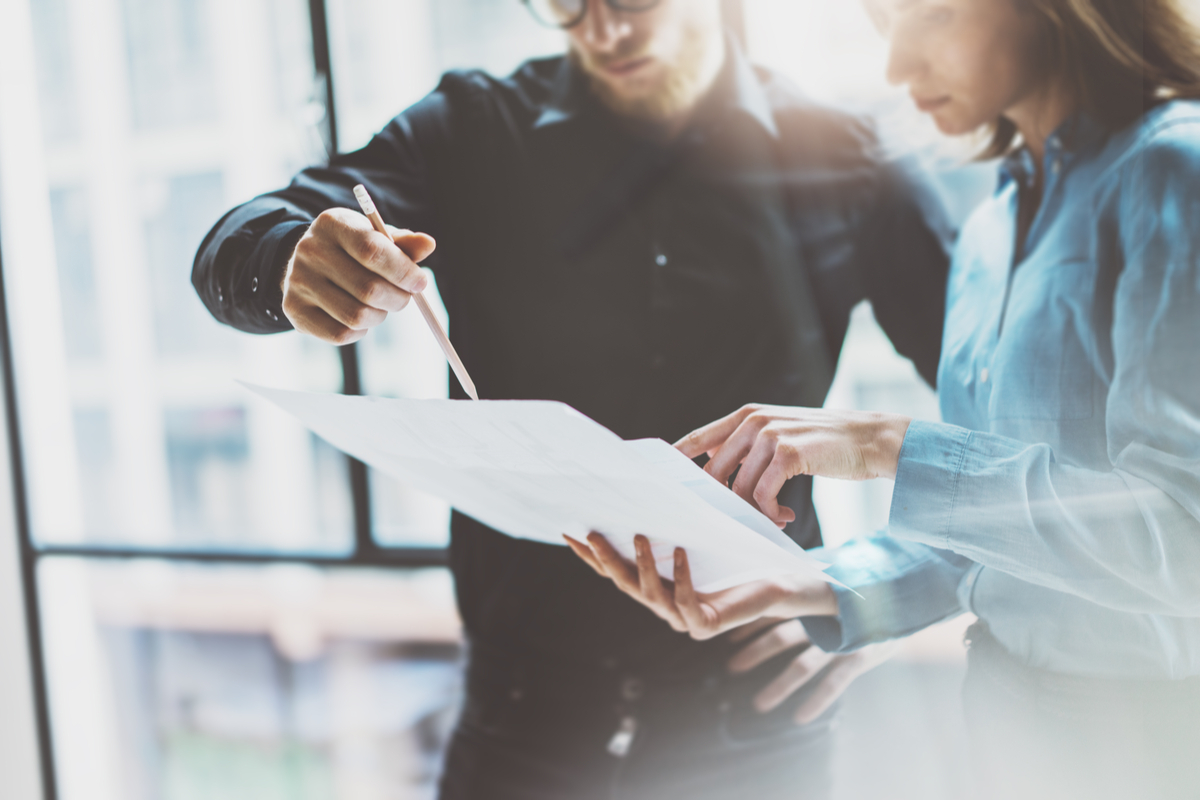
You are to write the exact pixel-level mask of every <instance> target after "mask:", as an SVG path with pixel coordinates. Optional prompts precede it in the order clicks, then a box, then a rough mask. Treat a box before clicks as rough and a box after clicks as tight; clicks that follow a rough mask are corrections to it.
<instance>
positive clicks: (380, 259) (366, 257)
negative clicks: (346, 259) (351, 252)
mask: <svg viewBox="0 0 1200 801" xmlns="http://www.w3.org/2000/svg"><path fill="white" fill-rule="evenodd" d="M358 259H359V261H360V262H362V264H363V265H364V266H366V267H372V268H374V267H381V266H383V265H384V264H385V263H386V262H387V246H386V245H385V244H384V243H383V242H380V241H379V238H378V237H375V236H368V237H364V239H363V241H362V243H361V244H360V245H359V248H358Z"/></svg>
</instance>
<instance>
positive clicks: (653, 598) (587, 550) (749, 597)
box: [565, 532, 837, 640]
mask: <svg viewBox="0 0 1200 801" xmlns="http://www.w3.org/2000/svg"><path fill="white" fill-rule="evenodd" d="M565 539H566V540H567V544H568V545H570V546H571V550H573V551H574V552H575V554H576V555H577V556H578V557H579V558H580V559H582V560H583V561H585V562H587V563H588V564H589V565H590V566H591V567H592V569H593V570H595V571H596V572H597V573H599V574H600V575H602V576H604V577H606V578H610V579H612V581H613V583H614V584H616V585H617V587H618V588H619V589H620V590H621V591H623V592H624V593H625V594H627V595H629V596H630V597H632V598H633V599H635V600H637V601H638V602H640V603H641V604H642V605H644V606H646V607H647V608H649V609H650V610H651V611H652V612H654V614H656V615H658V616H659V617H661V618H662V619H663V620H665V621H666V622H667V623H668V624H669V625H670V626H671V628H673V629H675V630H676V631H686V632H687V633H689V634H691V635H692V638H693V639H696V640H707V639H710V638H712V637H715V636H717V635H718V634H721V633H723V632H726V631H729V630H730V629H733V628H736V627H737V626H740V625H742V624H744V623H748V622H751V621H754V620H758V619H759V618H761V617H774V618H789V617H800V616H801V615H836V614H837V596H835V595H834V594H833V590H832V589H831V588H830V586H829V585H828V584H827V583H825V582H824V581H821V580H820V579H814V578H808V577H803V576H780V577H778V578H772V579H763V580H761V581H752V582H750V583H749V584H741V585H738V586H737V587H730V588H729V589H727V590H721V591H720V592H708V593H700V592H696V590H695V588H694V587H693V585H692V573H691V569H690V567H689V566H688V560H687V553H686V552H685V551H684V550H683V549H682V548H676V549H675V580H674V581H673V582H663V580H662V579H661V578H660V577H659V575H658V569H657V568H656V567H655V564H654V555H653V554H652V553H651V552H650V541H649V540H647V539H646V538H645V537H643V536H642V535H640V534H639V535H638V536H636V537H634V539H633V546H634V550H635V551H636V553H637V564H636V565H635V564H632V563H630V562H628V561H626V560H625V558H624V557H622V556H621V555H620V554H619V553H617V551H616V549H615V548H613V547H612V545H611V544H609V542H608V540H606V539H605V538H604V537H603V536H602V535H600V534H597V533H595V532H593V533H592V534H589V535H588V538H587V540H588V541H587V544H584V543H582V542H579V541H577V540H573V539H571V538H570V537H565Z"/></svg>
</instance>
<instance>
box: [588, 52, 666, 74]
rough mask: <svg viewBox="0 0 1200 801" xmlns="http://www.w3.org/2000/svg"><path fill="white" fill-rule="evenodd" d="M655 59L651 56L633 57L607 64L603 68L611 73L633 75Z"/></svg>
mask: <svg viewBox="0 0 1200 801" xmlns="http://www.w3.org/2000/svg"><path fill="white" fill-rule="evenodd" d="M653 60H654V59H653V58H652V57H651V56H643V57H642V58H631V59H628V60H626V61H617V62H615V63H613V64H605V65H604V66H603V67H602V68H601V69H603V70H604V71H605V72H606V73H608V74H609V75H613V76H616V77H624V76H626V75H632V74H633V73H635V72H637V71H638V70H640V69H641V68H642V67H644V66H646V65H647V64H649V63H650V62H651V61H653Z"/></svg>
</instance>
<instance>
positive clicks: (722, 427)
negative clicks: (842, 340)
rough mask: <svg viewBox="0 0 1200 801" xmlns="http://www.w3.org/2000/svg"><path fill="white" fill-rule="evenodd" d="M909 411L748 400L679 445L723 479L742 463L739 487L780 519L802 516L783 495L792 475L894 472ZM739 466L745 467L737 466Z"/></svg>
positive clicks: (765, 511) (780, 521)
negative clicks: (784, 503)
mask: <svg viewBox="0 0 1200 801" xmlns="http://www.w3.org/2000/svg"><path fill="white" fill-rule="evenodd" d="M910 422H912V420H911V418H908V417H903V416H901V415H896V414H881V413H879V412H846V411H833V410H829V409H805V408H800V407H792V406H762V405H759V404H750V405H748V406H743V407H742V408H741V409H738V410H737V411H736V412H734V413H733V414H731V415H727V416H726V417H722V418H721V419H720V420H717V421H715V422H712V423H709V424H708V425H706V426H704V427H703V428H698V429H696V430H695V431H693V432H692V433H690V434H688V435H687V436H686V437H684V438H683V439H681V440H679V442H676V443H675V447H676V448H678V449H679V450H681V451H683V453H684V454H685V455H686V456H687V457H688V458H690V459H694V458H696V457H697V456H699V455H700V454H702V453H707V454H708V456H709V461H708V464H706V465H705V466H704V469H705V470H706V471H708V473H709V474H710V475H712V476H713V477H714V478H716V479H717V480H718V481H720V482H721V483H722V484H728V482H729V478H730V476H732V475H733V472H734V470H737V477H736V478H735V479H734V482H733V491H734V492H736V493H737V494H738V495H740V496H742V498H744V499H745V500H746V501H748V502H749V503H751V504H753V505H755V506H757V507H758V509H759V510H761V511H762V513H763V514H765V515H766V516H767V517H769V518H771V520H773V521H774V522H775V524H776V525H778V526H783V525H785V524H786V523H789V522H791V521H792V520H795V519H796V513H795V511H794V510H792V509H789V508H788V507H786V506H780V505H779V502H778V500H777V496H778V495H779V491H780V490H781V489H782V488H783V485H784V482H786V481H787V480H788V479H790V478H792V477H793V476H798V475H802V474H803V475H809V476H827V477H829V478H843V479H852V480H863V479H868V478H879V477H885V478H895V477H896V467H897V464H898V462H899V459H900V446H901V444H902V443H903V442H904V435H905V433H906V432H907V431H908V424H909V423H910ZM739 466H740V467H739Z"/></svg>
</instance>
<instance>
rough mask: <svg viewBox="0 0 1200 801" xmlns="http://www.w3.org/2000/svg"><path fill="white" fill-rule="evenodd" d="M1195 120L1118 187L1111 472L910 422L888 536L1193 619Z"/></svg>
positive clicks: (1199, 394) (1198, 436) (1197, 407)
mask: <svg viewBox="0 0 1200 801" xmlns="http://www.w3.org/2000/svg"><path fill="white" fill-rule="evenodd" d="M1197 141H1200V125H1197V124H1195V123H1191V124H1186V125H1176V126H1174V127H1170V128H1167V129H1166V130H1164V131H1161V132H1159V133H1157V134H1156V135H1154V136H1153V137H1152V138H1151V139H1150V140H1149V141H1148V142H1146V143H1145V144H1143V146H1142V147H1140V148H1139V149H1138V150H1137V151H1136V152H1135V153H1134V154H1133V155H1132V156H1131V158H1130V159H1129V160H1128V161H1127V163H1125V164H1124V165H1123V166H1122V169H1123V171H1124V175H1123V177H1122V182H1121V185H1120V192H1119V197H1118V196H1116V195H1114V199H1113V208H1112V211H1113V220H1114V222H1113V225H1112V229H1111V230H1113V231H1115V232H1117V233H1118V234H1119V242H1118V243H1117V244H1115V245H1114V247H1115V248H1116V249H1117V252H1118V253H1119V257H1120V259H1121V260H1122V261H1123V264H1122V265H1121V269H1120V272H1119V277H1118V278H1117V279H1116V285H1115V288H1114V292H1113V307H1112V324H1111V347H1112V362H1113V373H1112V375H1113V378H1112V383H1111V386H1110V389H1109V392H1108V397H1107V404H1106V412H1105V415H1106V416H1105V430H1106V433H1107V440H1108V441H1107V446H1108V457H1109V460H1110V461H1111V469H1109V470H1093V469H1085V468H1082V467H1079V466H1075V465H1073V464H1067V463H1064V462H1063V461H1061V460H1059V459H1057V458H1056V455H1055V453H1054V451H1053V449H1052V448H1051V447H1050V446H1049V445H1045V444H1029V443H1025V442H1020V441H1017V440H1014V439H1010V438H1007V437H1004V436H999V435H996V434H991V433H986V432H978V431H967V430H966V429H962V428H958V427H955V426H951V425H942V424H932V423H914V424H913V425H912V426H911V427H910V428H909V431H908V434H907V436H906V438H905V441H904V445H903V447H902V450H901V456H900V464H899V470H898V474H897V477H896V485H895V493H894V495H893V500H892V509H891V517H890V532H891V534H892V535H893V536H897V537H901V538H904V539H907V540H909V541H911V542H915V543H921V544H924V545H928V546H931V547H935V548H943V549H948V550H951V551H954V552H955V553H957V554H961V555H962V556H965V557H967V558H969V559H971V560H973V561H976V562H979V563H981V564H983V565H985V566H986V567H988V568H995V569H997V570H1002V571H1005V572H1007V573H1009V574H1011V575H1013V576H1016V577H1018V578H1020V579H1022V580H1025V581H1028V582H1031V583H1034V584H1038V585H1042V586H1045V587H1049V588H1052V589H1055V590H1059V591H1061V592H1065V593H1070V594H1073V595H1076V596H1079V597H1082V598H1084V599H1086V600H1088V601H1091V602H1093V603H1096V604H1099V605H1102V606H1106V607H1109V608H1112V609H1117V610H1120V611H1126V612H1134V613H1144V614H1163V615H1178V616H1195V615H1200V356H1198V351H1197V349H1198V348H1200V190H1198V189H1197V187H1200V147H1197V144H1196V143H1197Z"/></svg>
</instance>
